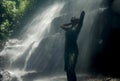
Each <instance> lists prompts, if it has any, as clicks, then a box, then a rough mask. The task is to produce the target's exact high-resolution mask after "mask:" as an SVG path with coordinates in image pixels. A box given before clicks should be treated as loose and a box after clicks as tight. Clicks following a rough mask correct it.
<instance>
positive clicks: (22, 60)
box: [0, 0, 105, 81]
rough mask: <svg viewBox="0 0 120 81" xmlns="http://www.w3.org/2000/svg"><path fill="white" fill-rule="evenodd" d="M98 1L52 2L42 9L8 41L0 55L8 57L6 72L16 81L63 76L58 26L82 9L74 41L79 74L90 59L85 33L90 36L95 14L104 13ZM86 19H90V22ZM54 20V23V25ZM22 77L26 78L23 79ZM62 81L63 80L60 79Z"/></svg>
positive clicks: (62, 43) (62, 40)
mask: <svg viewBox="0 0 120 81" xmlns="http://www.w3.org/2000/svg"><path fill="white" fill-rule="evenodd" d="M58 1H59V0H58ZM102 1H103V0H98V1H95V0H66V1H62V2H61V1H59V2H56V1H55V3H52V4H51V5H50V6H47V7H45V8H44V10H43V11H42V12H40V13H39V14H37V15H36V17H34V18H33V20H32V21H31V22H30V23H29V24H27V25H26V26H25V27H24V28H23V29H22V32H21V36H20V38H18V39H10V40H9V41H8V42H7V43H6V46H5V48H4V49H3V51H2V52H1V53H0V55H9V56H10V66H9V67H8V68H7V69H8V71H9V72H10V73H11V74H13V75H16V77H17V78H18V81H53V80H49V79H45V80H41V79H38V80H34V79H36V78H39V77H40V75H42V76H44V75H46V76H47V75H50V74H52V73H54V72H56V74H59V73H62V74H63V52H64V32H62V33H63V34H61V31H62V30H60V28H58V27H59V26H60V25H61V24H63V23H67V22H69V21H68V19H70V15H71V16H73V15H76V16H78V17H79V15H80V12H81V11H82V10H85V12H86V16H85V20H84V23H85V24H84V25H83V28H82V31H81V32H80V35H79V40H78V41H79V42H78V45H79V49H80V50H79V51H80V52H79V53H80V55H79V59H78V63H80V64H78V65H77V71H78V72H79V71H81V70H80V67H82V68H86V67H88V61H89V56H90V55H89V54H90V53H89V48H88V47H90V46H89V45H90V39H88V38H89V35H88V34H89V33H90V30H91V26H92V25H93V24H94V18H95V17H96V15H97V14H98V13H100V12H102V11H104V10H105V8H100V4H101V3H102ZM53 2H54V1H53ZM94 6H95V7H96V8H93V7H94ZM79 10H80V11H79ZM88 19H91V21H89V20H88ZM55 21H58V22H56V24H57V25H56V24H55ZM56 26H58V27H56ZM57 28H58V29H57ZM51 29H53V30H54V31H53V30H51ZM50 32H52V33H53V32H54V33H55V34H54V35H53V34H51V33H50ZM27 74H32V76H33V77H35V78H33V77H29V76H31V75H29V76H25V75H27ZM22 76H25V77H27V79H25V80H23V79H22ZM23 78H24V77H23ZM62 78H64V76H63V77H62ZM51 79H53V78H51ZM54 79H55V78H54ZM55 80H56V79H55ZM56 81H58V80H56ZM61 81H62V80H61ZM63 81H64V79H63Z"/></svg>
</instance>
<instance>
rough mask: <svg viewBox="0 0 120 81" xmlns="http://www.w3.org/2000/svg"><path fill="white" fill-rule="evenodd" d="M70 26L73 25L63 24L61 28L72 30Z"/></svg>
mask: <svg viewBox="0 0 120 81" xmlns="http://www.w3.org/2000/svg"><path fill="white" fill-rule="evenodd" d="M70 25H72V23H68V24H63V25H62V26H61V28H62V29H64V30H67V29H69V28H71V27H70Z"/></svg>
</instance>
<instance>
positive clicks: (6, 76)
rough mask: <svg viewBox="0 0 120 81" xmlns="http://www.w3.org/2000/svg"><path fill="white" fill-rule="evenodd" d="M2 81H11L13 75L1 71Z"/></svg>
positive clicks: (0, 80)
mask: <svg viewBox="0 0 120 81" xmlns="http://www.w3.org/2000/svg"><path fill="white" fill-rule="evenodd" d="M0 81H11V75H10V73H9V72H8V71H4V70H0Z"/></svg>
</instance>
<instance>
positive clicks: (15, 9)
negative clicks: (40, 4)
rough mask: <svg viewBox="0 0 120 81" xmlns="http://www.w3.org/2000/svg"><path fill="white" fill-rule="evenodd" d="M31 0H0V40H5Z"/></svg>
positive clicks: (18, 22)
mask: <svg viewBox="0 0 120 81" xmlns="http://www.w3.org/2000/svg"><path fill="white" fill-rule="evenodd" d="M32 1H33V0H0V40H2V39H7V38H8V37H9V36H10V35H11V34H12V32H13V28H14V27H15V26H16V24H20V20H21V18H22V17H23V16H24V14H25V13H26V11H27V9H29V8H28V7H29V6H31V5H32V4H31V3H32Z"/></svg>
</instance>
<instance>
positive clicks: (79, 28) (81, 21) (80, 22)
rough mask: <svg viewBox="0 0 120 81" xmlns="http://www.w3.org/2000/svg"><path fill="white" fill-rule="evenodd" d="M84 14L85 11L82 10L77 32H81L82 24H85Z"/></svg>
mask: <svg viewBox="0 0 120 81" xmlns="http://www.w3.org/2000/svg"><path fill="white" fill-rule="evenodd" d="M84 16H85V12H84V11H82V13H81V15H80V19H79V22H78V23H79V24H78V27H77V29H76V32H77V33H78V34H79V32H80V30H81V28H82V25H83V21H84Z"/></svg>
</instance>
